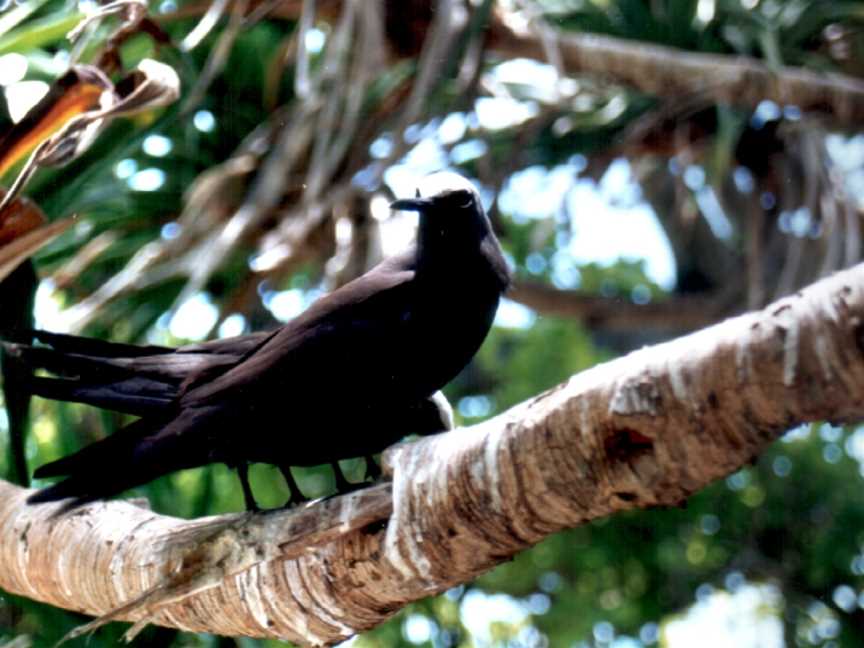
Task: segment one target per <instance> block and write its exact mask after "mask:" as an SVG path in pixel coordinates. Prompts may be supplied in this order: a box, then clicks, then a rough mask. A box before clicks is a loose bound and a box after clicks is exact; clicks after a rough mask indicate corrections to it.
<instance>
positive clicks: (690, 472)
mask: <svg viewBox="0 0 864 648" xmlns="http://www.w3.org/2000/svg"><path fill="white" fill-rule="evenodd" d="M862 394H864V265H861V266H857V267H856V268H854V269H852V270H849V271H846V272H843V273H840V274H837V275H835V276H834V277H832V278H830V279H826V280H823V281H821V282H819V283H818V284H815V285H814V286H811V287H809V288H807V289H805V290H804V291H802V292H801V293H798V294H796V295H794V296H792V297H788V298H786V299H783V300H782V301H780V302H777V303H775V304H772V305H771V306H769V307H768V308H766V309H764V310H762V311H759V312H756V313H753V314H749V315H745V316H741V317H738V318H735V319H731V320H728V321H726V322H724V323H721V324H718V325H716V326H713V327H711V328H708V329H705V330H702V331H700V332H697V333H694V334H692V335H689V336H687V337H683V338H680V339H678V340H674V341H672V342H669V343H666V344H662V345H658V346H656V347H650V348H646V349H643V350H641V351H637V352H634V353H631V354H630V355H628V356H626V357H622V358H619V359H617V360H614V361H612V362H609V363H606V364H603V365H599V366H597V367H594V368H593V369H590V370H588V371H585V372H582V373H580V374H578V375H576V376H574V377H572V378H571V379H570V380H569V381H567V382H566V383H563V384H561V385H559V386H557V387H555V388H554V389H551V390H549V391H547V392H545V393H543V394H541V395H539V396H537V397H536V398H533V399H531V400H529V401H527V402H525V403H522V404H520V405H518V406H516V407H515V408H513V409H511V410H510V411H508V412H505V413H504V414H502V415H500V416H498V417H496V418H494V419H491V420H489V421H487V422H485V423H482V424H480V425H476V426H473V427H470V428H463V429H458V430H455V431H453V432H450V433H447V434H443V435H439V436H436V437H430V438H427V439H423V440H421V441H419V442H415V443H410V444H405V445H400V446H396V447H395V448H393V449H391V450H390V451H389V452H388V453H387V455H386V457H385V468H386V472H387V474H388V475H390V476H391V477H392V495H391V485H390V484H382V485H378V486H375V487H372V488H370V489H367V490H365V491H361V492H359V493H355V494H352V495H349V496H345V497H343V498H335V499H332V500H328V501H325V502H322V503H318V504H313V505H310V506H307V507H305V508H301V509H298V510H294V511H278V512H271V513H262V514H255V515H239V516H228V517H225V518H221V519H219V518H217V519H210V520H205V521H198V522H185V521H181V520H176V519H172V518H168V517H165V516H160V515H156V514H154V513H151V512H149V511H146V510H144V509H139V508H136V507H134V506H132V505H130V504H128V503H122V502H112V503H107V504H96V505H92V506H89V507H86V508H84V509H82V510H81V511H79V512H77V513H73V514H66V515H59V516H56V515H55V516H54V517H52V514H55V512H56V510H57V509H56V506H54V505H44V506H35V507H34V506H27V505H26V504H25V503H24V498H25V497H26V494H27V492H28V491H24V490H22V489H18V488H16V487H14V486H12V485H9V484H5V483H4V484H2V485H0V587H2V588H4V589H6V590H9V591H12V592H16V593H18V594H22V595H24V596H28V597H31V598H34V599H39V600H42V601H47V602H49V603H52V604H54V605H58V606H61V607H65V608H68V609H73V610H78V611H81V612H86V613H89V614H105V613H107V612H109V611H111V610H112V609H115V608H117V607H118V606H120V605H121V604H123V603H125V602H128V601H130V600H134V599H135V597H138V596H140V595H141V593H142V592H147V591H148V588H150V592H151V593H150V594H149V595H147V596H144V597H143V598H142V599H141V600H139V601H138V604H136V605H132V606H129V608H128V609H126V610H124V611H123V613H121V614H118V615H116V616H118V617H122V618H131V619H140V618H142V615H152V616H151V617H150V618H151V619H152V620H153V621H154V622H155V623H159V624H162V625H167V626H173V627H179V628H183V629H188V630H194V631H208V632H215V633H220V634H226V635H249V636H258V637H264V636H266V637H281V638H286V639H289V640H292V641H295V642H298V643H301V644H310V645H313V644H328V643H334V642H337V641H339V640H341V639H344V638H345V637H347V636H349V635H351V634H353V633H356V632H360V631H363V630H366V629H369V628H372V627H374V626H375V625H377V624H379V623H381V622H383V621H384V620H386V619H387V618H389V617H390V616H391V615H392V614H393V613H394V612H396V611H397V610H398V609H399V608H400V607H402V606H403V605H405V604H406V603H407V602H410V601H413V600H417V599H419V598H422V597H425V596H430V595H432V594H435V593H437V592H441V591H443V590H445V589H447V588H449V587H452V586H453V585H455V584H457V583H462V582H466V581H470V580H471V579H473V578H474V577H476V576H477V575H479V574H481V573H483V572H484V571H486V570H488V569H489V568H491V567H493V566H494V565H496V564H498V563H500V562H502V561H504V560H507V559H508V558H509V557H511V556H512V555H513V554H515V553H517V552H519V551H521V550H523V549H525V548H526V547H529V546H531V545H533V544H534V543H536V542H538V541H539V540H541V539H542V538H543V537H545V536H547V535H549V534H551V533H554V532H556V531H559V530H561V529H565V528H568V527H573V526H576V525H579V524H583V523H585V522H587V521H589V520H593V519H596V518H599V517H602V516H606V515H609V514H612V513H614V512H616V511H621V510H625V509H632V508H639V507H648V506H657V505H670V504H677V503H679V502H681V501H682V500H684V499H685V498H686V497H687V496H688V495H690V494H691V493H693V492H694V491H696V490H699V489H700V488H703V487H704V486H706V485H707V484H709V483H711V482H712V481H714V480H716V479H718V478H720V477H723V476H724V475H727V474H729V473H730V472H732V471H734V470H736V469H738V468H739V467H740V466H742V465H744V464H745V463H747V462H748V461H750V460H752V459H753V457H755V456H757V455H758V454H759V453H760V452H761V451H763V450H764V449H765V447H766V446H767V445H768V444H770V443H771V442H772V441H773V440H774V439H776V438H777V437H779V436H780V435H781V434H783V432H784V431H785V430H786V429H788V428H789V427H790V426H793V425H796V424H798V423H802V422H806V421H815V420H831V421H837V422H840V421H857V420H862V419H864V398H862V396H861V395H862ZM160 606H161V607H160Z"/></svg>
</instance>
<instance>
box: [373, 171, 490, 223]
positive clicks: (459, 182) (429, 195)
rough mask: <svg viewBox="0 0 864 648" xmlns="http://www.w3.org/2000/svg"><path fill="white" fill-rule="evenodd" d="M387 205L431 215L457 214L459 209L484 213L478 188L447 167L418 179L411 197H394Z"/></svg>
mask: <svg viewBox="0 0 864 648" xmlns="http://www.w3.org/2000/svg"><path fill="white" fill-rule="evenodd" d="M390 207H391V208H392V209H399V210H405V211H416V212H420V214H421V215H424V216H426V215H428V216H433V217H440V216H448V215H449V216H451V217H453V216H457V217H458V215H459V213H460V212H467V213H468V215H469V216H471V215H473V214H474V212H479V214H480V215H481V216H483V205H482V203H481V202H480V195H479V194H478V193H477V189H475V188H474V185H473V184H471V182H470V181H468V180H466V179H465V178H463V177H462V176H460V175H459V174H458V173H452V172H450V171H442V172H440V173H433V174H432V175H429V176H426V177H425V178H423V180H421V181H420V185H419V186H418V187H417V195H416V196H415V197H414V198H403V199H401V200H397V201H395V202H393V203H391V205H390Z"/></svg>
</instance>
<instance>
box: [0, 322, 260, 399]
mask: <svg viewBox="0 0 864 648" xmlns="http://www.w3.org/2000/svg"><path fill="white" fill-rule="evenodd" d="M33 335H34V337H35V338H36V339H37V340H39V341H40V342H42V343H43V345H46V346H31V345H26V344H12V343H4V344H3V346H4V348H5V349H6V351H7V352H8V353H9V354H10V355H12V356H14V357H17V358H20V360H21V361H22V362H23V363H25V364H26V365H27V366H29V367H31V369H36V368H40V369H46V370H48V371H50V372H51V373H53V374H55V375H56V376H59V377H54V378H46V377H41V376H34V377H31V378H30V379H29V380H28V385H27V387H28V388H29V389H30V391H31V392H32V393H34V394H38V395H39V396H43V397H46V398H52V399H55V400H65V401H74V402H80V403H87V404H90V405H95V406H97V407H102V408H105V409H111V410H115V411H118V412H124V413H127V414H137V415H142V416H144V415H153V414H161V413H162V412H163V411H164V410H166V409H167V408H169V407H171V406H172V404H173V403H174V402H175V401H176V399H177V397H178V394H179V393H180V391H181V386H182V384H183V381H184V380H189V379H190V377H194V378H195V379H199V380H200V379H203V378H205V377H206V376H208V375H209V376H212V375H216V374H218V373H220V372H223V371H227V370H228V369H230V368H231V367H232V366H234V365H236V364H237V363H238V362H240V361H242V359H243V358H244V357H246V355H247V354H249V353H251V352H253V351H254V350H255V348H257V347H258V346H260V345H262V344H264V343H265V342H266V340H267V339H268V337H269V336H270V335H272V333H255V334H252V335H246V336H241V337H236V338H230V339H226V340H215V341H213V342H209V343H204V344H196V345H189V346H186V347H180V348H179V349H170V348H167V347H160V346H136V345H132V344H119V343H114V342H104V341H101V340H94V339H91V338H84V337H78V336H72V335H63V334H57V333H49V332H46V331H35V332H34V334H33Z"/></svg>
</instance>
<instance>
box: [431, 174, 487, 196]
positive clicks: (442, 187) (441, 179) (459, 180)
mask: <svg viewBox="0 0 864 648" xmlns="http://www.w3.org/2000/svg"><path fill="white" fill-rule="evenodd" d="M459 190H463V191H470V192H471V193H472V194H474V195H477V188H476V187H475V186H474V185H473V184H472V183H471V181H470V180H468V179H467V178H465V177H463V176H461V175H459V174H458V173H454V172H453V171H439V172H437V173H433V174H431V175H428V176H426V177H425V178H423V179H422V180H421V181H420V183H419V184H418V186H417V192H418V193H419V194H420V197H421V198H433V197H435V196H441V195H443V194H447V193H450V192H452V191H459Z"/></svg>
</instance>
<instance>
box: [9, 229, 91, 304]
mask: <svg viewBox="0 0 864 648" xmlns="http://www.w3.org/2000/svg"><path fill="white" fill-rule="evenodd" d="M74 222H75V217H74V216H71V217H69V218H64V219H63V220H59V221H54V222H53V223H49V224H48V225H44V226H42V227H40V228H38V229H35V230H32V231H30V232H28V233H26V234H24V235H23V236H19V237H18V238H16V239H15V240H14V241H12V242H11V243H9V244H7V245H4V246H2V247H0V281H2V280H3V279H5V278H6V277H7V276H8V275H9V274H10V273H11V272H12V271H13V270H14V269H15V268H17V267H18V266H19V265H21V264H22V263H23V262H24V261H26V260H27V259H29V258H30V257H31V256H33V255H34V254H36V252H38V251H39V250H40V249H41V248H42V247H43V246H45V245H47V244H48V243H50V242H51V241H53V240H54V239H55V238H56V237H57V236H59V235H60V234H62V233H63V232H65V231H66V230H67V229H69V227H71V226H72V224H73V223H74ZM0 308H2V304H0Z"/></svg>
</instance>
